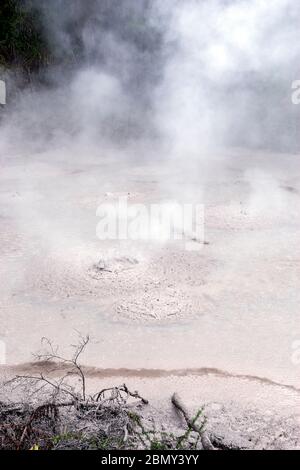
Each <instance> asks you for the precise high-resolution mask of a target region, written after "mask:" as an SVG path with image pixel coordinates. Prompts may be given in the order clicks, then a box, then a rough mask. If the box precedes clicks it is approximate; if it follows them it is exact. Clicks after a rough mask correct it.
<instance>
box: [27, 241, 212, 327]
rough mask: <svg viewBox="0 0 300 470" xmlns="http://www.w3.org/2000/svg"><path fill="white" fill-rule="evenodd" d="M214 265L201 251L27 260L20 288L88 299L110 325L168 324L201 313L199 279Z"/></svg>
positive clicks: (53, 296) (60, 297)
mask: <svg viewBox="0 0 300 470" xmlns="http://www.w3.org/2000/svg"><path fill="white" fill-rule="evenodd" d="M213 266H214V262H213V260H211V259H207V257H205V256H202V253H201V252H199V253H197V252H196V253H189V252H186V251H184V250H181V251H176V250H173V249H172V247H171V248H170V247H162V248H160V249H159V250H157V251H153V252H151V254H150V256H149V253H147V256H143V254H140V253H138V254H137V255H134V254H132V252H129V254H126V253H125V254H124V252H118V251H117V252H116V253H114V254H113V255H111V254H109V255H107V254H105V253H104V254H102V255H101V254H100V255H99V257H98V258H97V261H96V262H94V261H90V262H89V263H87V261H86V260H84V259H82V257H81V258H80V257H78V256H77V257H76V256H75V257H74V258H73V260H72V262H70V260H69V262H68V257H64V256H62V258H60V257H59V256H57V257H53V256H49V255H48V256H45V257H44V259H42V262H41V260H40V259H38V260H37V261H36V266H35V261H34V260H33V262H32V264H31V266H30V267H28V268H27V270H28V271H27V273H26V276H25V281H24V282H25V287H26V290H27V291H29V290H30V292H31V293H33V294H34V295H38V296H42V297H43V298H46V299H49V300H50V301H51V300H52V299H55V300H56V301H59V300H64V301H65V300H67V301H69V302H72V300H74V301H78V300H80V301H81V302H85V301H87V302H89V301H92V302H93V303H94V304H95V305H96V306H97V303H98V305H99V314H101V315H104V316H107V317H108V318H109V319H110V320H112V321H119V320H122V321H129V322H141V323H144V322H149V323H153V322H174V321H186V320H189V319H191V318H195V317H197V316H199V315H202V314H203V311H204V309H206V308H209V307H210V306H211V305H210V303H209V302H208V300H207V298H206V297H205V294H204V291H205V279H206V277H207V276H208V274H209V272H210V271H211V269H212V267H213Z"/></svg>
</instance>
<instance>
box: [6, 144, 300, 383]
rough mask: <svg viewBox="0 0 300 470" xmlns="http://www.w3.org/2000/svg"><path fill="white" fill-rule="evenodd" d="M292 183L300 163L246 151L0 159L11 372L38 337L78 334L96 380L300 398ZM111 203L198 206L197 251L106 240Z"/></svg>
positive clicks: (299, 265) (298, 188) (67, 339)
mask: <svg viewBox="0 0 300 470" xmlns="http://www.w3.org/2000/svg"><path fill="white" fill-rule="evenodd" d="M205 161H209V162H210V164H204V163H203V162H205ZM137 162H138V163H137ZM215 163H216V164H215ZM299 176H300V167H299V156H298V155H282V154H281V155H279V154H278V155H276V154H267V153H262V152H261V153H260V152H254V151H246V150H240V149H235V150H231V151H227V152H226V158H224V155H223V153H222V152H221V151H220V152H216V154H213V155H210V157H209V159H206V160H205V159H201V161H199V162H198V163H196V162H195V163H194V164H193V165H192V164H189V166H188V167H187V168H184V165H182V159H181V164H180V165H177V164H176V161H175V162H174V164H172V165H170V164H169V163H168V164H166V163H164V161H163V159H161V160H160V159H159V158H157V159H156V160H155V159H154V160H153V162H152V163H149V160H147V163H144V162H143V159H142V158H136V156H135V158H133V159H132V161H131V162H128V159H127V160H126V162H125V160H124V161H122V158H121V155H120V156H118V157H115V158H109V157H108V156H107V155H105V154H103V157H102V158H98V157H97V158H94V157H92V156H90V155H78V154H76V153H74V155H70V153H69V152H66V153H65V151H64V149H59V150H57V151H55V152H47V153H40V154H31V155H9V156H8V155H7V156H5V155H2V157H1V175H0V178H1V186H0V227H1V230H0V260H1V265H0V276H1V283H0V315H1V322H0V336H1V339H2V341H4V343H5V345H6V361H7V363H8V364H16V363H24V362H27V361H30V360H31V359H32V353H34V352H36V351H38V350H39V349H40V345H41V343H40V341H41V338H42V337H44V336H46V337H48V338H50V339H51V340H53V341H54V342H55V343H57V344H60V345H61V347H62V351H66V350H67V347H68V345H70V344H74V343H75V342H76V338H77V332H80V333H82V334H90V335H91V343H90V345H89V348H88V350H87V352H86V355H85V357H84V361H85V363H86V364H88V365H92V366H96V367H98V368H116V369H119V368H130V369H136V368H143V369H166V370H171V369H198V368H218V369H220V370H222V371H225V372H228V373H232V374H245V375H255V376H258V377H264V378H268V379H271V380H274V381H277V382H281V383H284V384H293V385H295V386H299V379H300V377H299V376H300V365H299V364H297V361H296V360H295V350H294V349H293V348H295V345H296V342H297V341H299V340H300V322H299V316H300V313H299V304H300V302H299V301H300V293H299V280H300V247H299V229H300V217H299V202H300V183H299ZM119 197H127V198H128V200H129V201H130V202H131V203H139V204H141V203H142V204H145V205H146V206H147V205H149V204H151V203H158V202H160V201H166V200H168V201H169V200H171V201H177V202H182V203H184V202H193V203H199V204H204V208H205V244H203V246H202V247H201V250H199V251H186V250H185V246H184V244H183V243H182V242H174V241H171V242H164V243H161V244H159V243H146V242H140V241H133V240H132V241H131V240H128V241H118V240H110V241H100V240H99V239H98V238H97V236H96V227H97V223H98V222H99V219H98V218H97V216H96V211H97V207H98V206H99V204H101V203H107V202H112V201H116V200H118V198H119ZM99 262H100V263H105V266H108V267H109V269H101V266H102V265H99ZM97 263H98V264H97ZM97 266H98V269H97ZM99 266H100V269H99Z"/></svg>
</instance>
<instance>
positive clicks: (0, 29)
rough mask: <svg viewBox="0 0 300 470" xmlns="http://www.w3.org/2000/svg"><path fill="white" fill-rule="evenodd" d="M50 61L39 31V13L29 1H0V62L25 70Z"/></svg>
mask: <svg viewBox="0 0 300 470" xmlns="http://www.w3.org/2000/svg"><path fill="white" fill-rule="evenodd" d="M49 61H50V52H49V47H48V45H47V41H46V40H45V38H44V36H43V33H42V21H41V17H40V13H39V12H38V11H37V10H36V9H35V8H34V7H33V5H32V3H31V1H30V0H1V4H0V65H3V66H16V67H20V68H23V69H25V70H26V71H27V72H30V71H33V70H37V69H39V68H40V67H41V66H44V65H46V64H47V63H49Z"/></svg>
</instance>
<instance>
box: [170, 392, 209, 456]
mask: <svg viewBox="0 0 300 470" xmlns="http://www.w3.org/2000/svg"><path fill="white" fill-rule="evenodd" d="M172 403H173V405H174V406H175V408H177V410H179V411H180V412H181V413H182V415H183V417H184V419H185V421H186V424H187V425H188V427H189V428H190V429H192V430H193V431H195V432H196V433H197V434H199V436H200V439H201V443H202V447H203V449H204V450H216V448H215V447H214V446H213V445H212V443H211V441H210V439H209V437H208V434H207V433H206V432H205V431H204V430H203V429H201V428H198V426H197V425H196V423H195V422H194V420H193V419H192V418H191V416H190V414H189V411H188V409H187V408H186V406H185V405H184V403H183V402H182V400H181V398H180V397H179V395H178V394H177V393H174V395H173V396H172Z"/></svg>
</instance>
